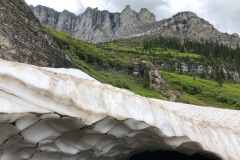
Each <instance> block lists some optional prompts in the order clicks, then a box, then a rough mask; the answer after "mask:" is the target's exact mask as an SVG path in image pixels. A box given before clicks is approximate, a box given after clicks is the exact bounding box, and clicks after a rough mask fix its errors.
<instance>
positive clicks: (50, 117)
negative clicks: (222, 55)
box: [0, 60, 240, 160]
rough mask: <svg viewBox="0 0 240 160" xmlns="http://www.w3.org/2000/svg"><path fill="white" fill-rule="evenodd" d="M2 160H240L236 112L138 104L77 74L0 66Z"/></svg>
mask: <svg viewBox="0 0 240 160" xmlns="http://www.w3.org/2000/svg"><path fill="white" fill-rule="evenodd" d="M0 78H1V81H0V106H1V107H0V112H1V114H0V133H1V135H0V159H9V160H10V159H32V160H36V159H79V158H80V159H81V158H82V159H120V160H121V159H129V158H130V157H132V156H133V155H135V154H137V153H141V152H144V151H153V150H159V151H177V152H179V153H182V154H185V155H189V156H193V155H194V154H200V155H204V156H205V157H207V158H210V159H220V158H221V159H226V160H233V159H234V160H235V159H236V160H237V159H239V157H240V153H239V150H240V145H239V139H240V128H239V124H240V118H239V117H240V112H239V111H234V110H226V109H217V108H211V107H199V106H194V105H187V104H181V103H174V102H167V101H162V100H156V99H149V98H144V97H140V96H138V95H135V94H133V93H132V92H129V91H127V90H123V89H119V88H115V87H113V86H110V85H106V84H102V83H100V82H98V81H96V80H94V79H93V78H91V77H90V76H88V75H86V74H85V73H83V72H81V71H79V70H72V69H53V68H41V67H36V66H30V65H26V64H20V63H14V62H8V61H3V60H1V61H0Z"/></svg>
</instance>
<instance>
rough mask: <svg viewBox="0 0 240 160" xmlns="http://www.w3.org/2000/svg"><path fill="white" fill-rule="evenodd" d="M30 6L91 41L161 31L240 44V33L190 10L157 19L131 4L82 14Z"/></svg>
mask: <svg viewBox="0 0 240 160" xmlns="http://www.w3.org/2000/svg"><path fill="white" fill-rule="evenodd" d="M30 8H31V9H32V11H33V13H34V14H35V16H36V17H37V18H38V19H39V20H40V22H41V23H42V24H44V25H46V26H48V27H50V28H52V29H56V30H59V31H63V32H65V33H67V34H69V35H70V36H72V37H74V38H77V39H80V40H83V41H86V42H90V43H99V42H107V41H112V40H114V39H120V38H130V37H138V36H143V35H150V36H157V35H160V34H161V35H163V36H171V37H178V38H181V39H184V38H188V39H192V40H197V41H206V40H207V41H218V42H219V43H223V44H224V45H228V46H231V47H237V45H239V44H240V38H239V35H238V34H231V35H230V34H227V33H222V32H219V31H218V30H217V29H216V28H214V26H213V25H212V24H210V23H209V22H208V21H206V20H204V19H203V18H200V17H198V16H197V15H196V14H195V13H193V12H189V11H187V12H179V13H177V14H175V15H173V16H172V17H170V18H168V19H163V20H160V21H156V17H155V15H154V14H153V13H151V12H150V11H149V10H148V9H146V8H142V9H141V10H140V11H139V12H136V11H134V10H132V9H131V7H130V6H129V5H127V6H126V7H125V9H123V11H122V12H121V13H118V12H116V13H111V12H108V11H107V10H103V11H100V10H98V8H94V9H92V8H90V7H88V8H87V9H86V10H85V12H83V13H81V14H79V15H75V14H73V13H71V12H69V11H63V12H57V11H55V10H54V9H51V8H48V7H45V6H41V5H38V6H36V7H33V6H30Z"/></svg>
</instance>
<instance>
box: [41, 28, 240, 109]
mask: <svg viewBox="0 0 240 160" xmlns="http://www.w3.org/2000/svg"><path fill="white" fill-rule="evenodd" d="M44 29H45V31H47V32H48V33H50V34H51V35H52V36H53V37H54V39H55V40H56V41H57V43H58V44H59V46H60V47H61V48H62V49H63V50H64V51H65V52H66V53H67V54H68V56H69V57H70V58H71V59H72V60H73V62H74V63H75V64H76V66H77V67H78V68H80V69H81V70H83V71H84V72H86V73H88V74H89V75H91V76H92V77H94V78H95V79H97V80H99V81H101V82H104V83H108V84H112V85H114V86H117V87H120V88H125V89H128V90H131V91H133V92H135V93H136V94H139V95H141V96H146V97H151V98H159V99H163V98H164V95H166V94H165V93H166V92H168V91H169V90H170V91H171V90H177V91H179V92H180V93H181V96H180V97H179V98H178V99H177V101H179V102H184V103H189V104H196V105H201V106H215V107H222V108H231V109H240V85H239V84H234V83H229V82H228V83H227V82H226V81H223V77H222V74H223V73H222V72H221V68H219V67H218V65H217V66H214V67H216V69H215V70H216V71H217V72H216V75H212V80H207V79H201V78H200V77H199V76H197V77H196V76H195V75H194V76H191V75H181V74H183V73H181V69H179V70H180V71H179V73H178V74H177V73H174V72H176V70H175V69H176V63H182V62H189V63H191V64H202V63H204V64H206V65H207V64H208V65H210V64H212V63H213V62H211V61H209V60H206V59H207V57H206V56H204V55H201V54H197V53H195V52H191V51H190V50H187V51H186V49H185V48H184V47H183V48H181V46H180V45H181V43H180V41H178V40H174V39H170V40H169V41H168V43H166V44H165V45H162V46H157V47H152V46H151V47H149V48H148V49H146V48H144V47H145V46H144V43H148V42H147V41H146V39H147V40H148V41H150V40H151V38H149V37H139V38H130V39H120V40H115V41H112V42H107V43H100V44H97V45H93V44H88V43H85V42H82V41H80V40H76V39H74V38H71V37H69V36H67V35H66V34H64V33H61V32H59V31H54V30H51V29H48V28H45V27H44ZM171 42H174V43H175V42H176V43H179V44H178V45H179V46H180V49H179V48H178V47H179V46H177V45H176V46H175V47H171ZM142 60H144V61H147V62H148V63H150V64H153V65H154V66H157V67H159V69H161V70H162V69H163V68H162V66H159V64H162V63H168V64H169V65H170V67H169V68H167V69H165V70H164V71H162V74H163V76H164V78H165V79H166V81H168V82H169V83H170V85H171V88H168V90H167V91H164V90H162V91H157V90H154V89H151V88H150V85H149V77H148V74H146V73H145V74H144V76H143V77H141V78H133V76H132V73H133V63H134V62H140V61H142ZM219 61H220V60H219ZM146 72H147V71H146ZM201 77H202V78H209V77H207V75H206V73H203V74H202V75H201ZM213 80H215V81H213Z"/></svg>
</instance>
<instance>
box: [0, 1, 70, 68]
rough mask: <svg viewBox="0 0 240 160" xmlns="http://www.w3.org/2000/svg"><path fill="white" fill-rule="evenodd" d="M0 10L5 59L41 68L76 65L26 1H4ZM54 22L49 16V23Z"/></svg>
mask: <svg viewBox="0 0 240 160" xmlns="http://www.w3.org/2000/svg"><path fill="white" fill-rule="evenodd" d="M0 8H1V9H0V22H1V23H0V58H1V59H6V60H12V61H18V62H23V63H29V64H34V65H38V66H51V67H71V66H73V65H72V62H70V61H69V60H68V59H67V57H66V55H65V53H63V52H62V51H61V50H60V49H59V47H58V45H57V43H56V42H55V41H54V39H53V38H52V37H51V36H50V35H48V34H47V33H46V32H45V31H43V30H42V27H41V23H40V22H39V20H38V19H37V18H36V17H35V16H34V14H33V13H32V12H31V10H30V9H29V7H28V5H27V4H26V3H25V2H24V1H23V0H15V1H0ZM39 12H41V13H42V14H43V13H45V14H47V13H46V12H45V11H39ZM51 13H55V11H54V10H52V12H51ZM52 15H53V14H51V16H52ZM54 20H55V18H54V17H51V18H50V17H49V19H48V21H47V23H51V24H54V23H55V21H54Z"/></svg>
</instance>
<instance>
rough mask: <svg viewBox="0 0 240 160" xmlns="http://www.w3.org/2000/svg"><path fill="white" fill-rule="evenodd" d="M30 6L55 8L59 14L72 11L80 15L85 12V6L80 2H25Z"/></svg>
mask: <svg viewBox="0 0 240 160" xmlns="http://www.w3.org/2000/svg"><path fill="white" fill-rule="evenodd" d="M25 1H26V2H27V3H28V4H31V5H33V6H36V5H39V4H41V5H43V6H47V7H50V8H53V9H55V10H57V11H59V12H61V11H63V10H64V9H66V10H68V11H71V12H73V13H76V14H78V13H79V12H81V11H80V10H83V4H82V3H81V1H80V0H25Z"/></svg>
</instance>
